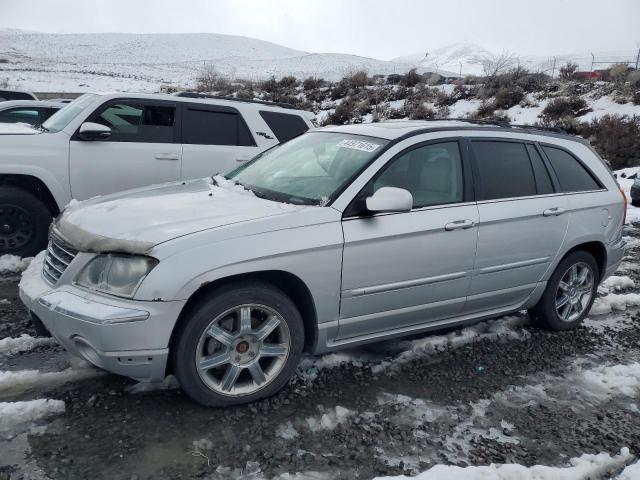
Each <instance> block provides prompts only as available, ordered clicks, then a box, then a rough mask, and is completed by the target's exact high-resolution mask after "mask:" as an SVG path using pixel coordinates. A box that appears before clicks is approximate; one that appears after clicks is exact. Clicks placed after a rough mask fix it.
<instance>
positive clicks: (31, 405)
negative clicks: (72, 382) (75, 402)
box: [0, 399, 65, 437]
mask: <svg viewBox="0 0 640 480" xmlns="http://www.w3.org/2000/svg"><path fill="white" fill-rule="evenodd" d="M64 408H65V407H64V402H63V401H61V400H50V399H38V400H29V401H26V402H0V435H3V436H9V437H10V436H13V435H15V434H17V433H20V431H23V430H24V427H25V426H26V425H28V424H30V423H33V422H35V421H36V420H39V419H41V418H44V417H48V416H49V415H53V414H55V413H61V412H64Z"/></svg>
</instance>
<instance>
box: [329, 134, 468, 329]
mask: <svg viewBox="0 0 640 480" xmlns="http://www.w3.org/2000/svg"><path fill="white" fill-rule="evenodd" d="M383 168H384V169H383V171H382V173H381V174H380V175H378V176H377V177H374V179H373V180H372V181H371V182H370V184H369V185H368V186H367V187H365V189H364V191H363V193H362V194H361V196H369V195H371V194H372V193H373V192H374V191H376V190H377V189H379V188H381V187H385V186H392V187H397V188H404V189H406V190H408V191H409V192H410V193H411V194H412V195H413V209H412V211H410V212H406V213H394V214H378V215H373V216H366V215H365V216H363V215H355V216H352V217H351V218H349V217H348V216H347V217H345V219H344V220H343V224H342V225H343V231H344V238H345V246H344V255H343V271H342V298H341V304H340V327H339V332H338V337H339V338H340V339H345V338H350V337H355V336H360V335H365V334H371V333H376V332H382V331H386V330H394V329H402V328H406V327H411V326H413V325H419V324H425V323H429V322H433V321H437V320H440V319H443V318H447V317H453V316H456V315H458V314H460V313H461V312H462V311H463V308H464V304H465V299H466V296H467V291H468V289H469V284H470V279H471V272H472V270H473V264H474V258H475V249H476V239H477V228H478V227H477V224H478V210H477V206H476V205H475V203H474V202H473V201H470V200H471V198H470V193H469V189H468V188H467V189H466V191H465V183H467V182H468V181H467V182H466V181H465V180H466V179H468V178H469V177H468V175H465V174H464V171H465V169H464V168H463V161H462V157H461V155H460V148H459V144H458V142H457V141H455V140H453V141H452V140H449V141H444V142H440V143H429V144H422V145H418V146H415V147H411V148H410V149H409V150H405V151H404V152H402V153H400V154H399V155H398V156H397V157H395V158H394V159H393V160H391V161H390V162H389V163H388V164H387V165H386V166H385V167H383ZM467 173H468V172H467ZM467 186H468V185H467ZM357 200H358V199H356V201H357Z"/></svg>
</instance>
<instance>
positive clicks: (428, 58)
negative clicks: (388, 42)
mask: <svg viewBox="0 0 640 480" xmlns="http://www.w3.org/2000/svg"><path fill="white" fill-rule="evenodd" d="M491 55H492V53H491V52H489V51H488V50H486V49H485V48H483V47H481V46H479V45H476V44H474V43H470V42H460V43H453V44H451V45H447V46H444V47H440V48H434V49H429V48H426V49H425V51H423V52H418V53H414V54H411V55H407V56H402V57H396V58H394V59H392V60H391V61H393V62H398V63H410V64H412V65H414V66H415V67H417V68H419V69H423V70H429V71H438V72H440V71H443V70H447V71H452V72H455V73H456V74H460V71H461V70H462V74H463V75H464V74H468V73H470V74H479V73H481V72H482V66H481V64H480V59H481V58H483V57H486V56H491ZM461 64H462V65H461Z"/></svg>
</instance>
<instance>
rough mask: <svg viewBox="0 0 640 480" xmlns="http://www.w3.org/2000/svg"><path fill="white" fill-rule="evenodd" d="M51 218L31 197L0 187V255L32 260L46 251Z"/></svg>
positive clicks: (18, 190)
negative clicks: (30, 258) (7, 254)
mask: <svg viewBox="0 0 640 480" xmlns="http://www.w3.org/2000/svg"><path fill="white" fill-rule="evenodd" d="M51 220H52V215H51V212H50V211H49V209H48V208H47V206H46V205H45V204H44V202H43V201H42V200H41V199H39V198H38V197H37V196H36V195H34V194H33V193H31V192H29V191H27V190H23V189H21V188H18V187H14V186H0V253H2V254H6V253H10V254H13V255H18V256H20V257H32V256H34V255H35V254H37V253H38V252H40V251H41V250H43V249H45V248H46V247H47V239H48V232H49V225H50V224H51Z"/></svg>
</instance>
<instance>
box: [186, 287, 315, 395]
mask: <svg viewBox="0 0 640 480" xmlns="http://www.w3.org/2000/svg"><path fill="white" fill-rule="evenodd" d="M185 320H186V322H184V323H182V324H181V326H180V327H179V328H181V331H180V332H178V337H177V339H176V342H175V344H174V345H175V346H174V348H175V351H174V355H173V367H174V372H175V374H176V377H177V379H178V382H179V383H180V385H181V386H182V389H183V390H184V391H185V392H186V393H187V395H189V396H190V397H191V398H192V399H193V400H195V401H196V402H198V403H200V404H202V405H204V406H209V407H211V406H213V407H222V406H228V405H238V404H243V403H249V402H253V401H256V400H259V399H262V398H266V397H269V396H271V395H273V394H275V393H276V392H278V391H279V390H280V389H281V388H282V387H283V386H284V385H285V384H286V383H287V382H288V381H289V379H290V378H291V376H292V375H293V374H294V372H295V370H296V368H297V367H298V364H299V362H300V358H301V357H302V349H303V346H304V326H303V322H302V317H301V316H300V313H299V312H298V309H297V308H296V306H295V304H294V303H293V302H292V301H291V299H290V298H289V297H287V296H286V295H285V294H284V293H282V292H281V291H280V290H278V289H277V288H275V287H272V286H270V285H268V284H265V283H259V282H242V283H236V284H232V285H228V286H225V287H222V288H219V289H217V290H215V291H214V292H213V293H212V294H211V295H210V296H208V297H206V298H204V299H202V300H201V301H199V302H198V303H197V304H196V305H194V307H193V308H191V309H190V311H189V312H188V313H187V318H186V319H185Z"/></svg>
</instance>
